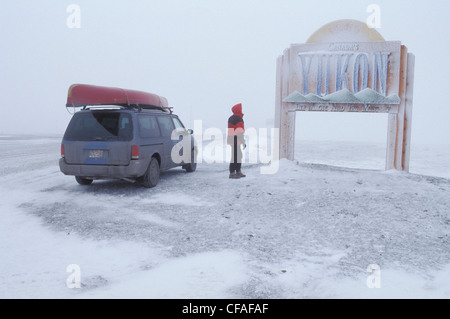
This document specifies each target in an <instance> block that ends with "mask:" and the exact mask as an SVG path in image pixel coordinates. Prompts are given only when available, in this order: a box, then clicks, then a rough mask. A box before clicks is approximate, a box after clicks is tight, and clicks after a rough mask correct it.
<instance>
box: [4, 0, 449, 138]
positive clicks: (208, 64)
mask: <svg viewBox="0 0 450 319" xmlns="http://www.w3.org/2000/svg"><path fill="white" fill-rule="evenodd" d="M72 3H75V4H78V5H79V6H80V8H81V28H80V29H69V28H68V27H67V24H66V20H67V17H68V16H69V13H67V12H66V9H67V7H68V5H69V4H72ZM371 3H373V1H372V0H370V1H359V0H358V1H356V0H355V1H332V0H328V1H309V2H307V1H297V0H296V1H290V0H280V1H269V0H262V1H261V0H258V1H249V0H231V1H216V0H214V1H212V0H207V1H206V0H201V1H199V0H191V1H184V0H183V1H182V0H178V1H173V0H172V1H145V2H144V1H137V0H135V1H82V0H80V1H73V0H70V1H10V0H9V1H3V2H2V10H1V11H0V26H1V27H0V37H1V39H2V49H1V50H0V61H1V62H2V64H1V71H0V83H1V96H2V99H1V102H0V106H1V108H2V110H3V115H2V116H1V117H0V134H17V133H26V134H36V133H39V134H42V133H45V134H58V135H61V134H62V133H63V132H64V130H65V128H66V126H67V123H68V121H69V120H70V117H71V115H70V114H69V113H68V112H67V111H66V109H65V107H64V106H65V101H66V95H67V89H68V87H69V86H70V85H71V84H73V83H89V84H96V85H106V86H117V87H124V88H130V89H139V90H144V91H149V92H154V93H157V94H161V95H163V96H165V97H167V98H168V100H169V102H170V104H171V105H172V106H173V107H174V108H175V111H176V113H177V114H179V115H180V116H181V118H182V119H183V120H184V122H185V124H186V125H187V126H192V125H193V122H194V120H203V122H204V125H203V127H204V128H207V127H219V128H222V127H224V126H225V124H226V120H227V118H228V116H229V115H230V108H231V106H233V105H234V104H235V103H238V102H242V103H243V106H244V113H245V120H246V125H247V127H256V128H258V127H266V126H270V125H271V124H272V123H273V117H274V101H275V69H276V67H275V64H276V58H277V56H278V55H280V54H282V52H283V50H284V49H285V48H288V47H289V46H290V44H291V43H303V42H305V41H306V40H307V38H308V37H309V36H310V35H311V34H312V33H313V32H314V31H316V30H317V29H319V28H320V27H321V26H323V25H324V24H326V23H328V22H330V21H334V20H338V19H356V20H359V21H363V22H364V21H366V19H367V18H368V16H369V13H367V11H366V9H367V7H368V5H369V4H371ZM376 4H378V5H379V6H380V8H381V29H379V30H378V31H379V32H380V33H381V34H382V35H383V37H384V38H385V39H386V40H400V41H402V44H404V45H406V46H407V47H408V49H409V51H410V52H412V53H414V54H415V56H416V70H415V92H414V110H413V123H412V144H413V145H414V144H449V143H450V140H449V136H450V126H449V125H448V124H447V122H448V118H449V117H450V106H449V105H448V103H447V102H446V96H447V94H446V92H447V90H448V89H447V87H448V79H447V75H448V74H449V73H450V65H449V63H448V62H447V61H448V58H447V55H448V51H449V45H448V41H447V40H446V38H445V32H446V30H448V26H447V18H448V12H449V9H450V3H449V2H448V1H444V0H440V1H433V2H432V3H430V2H425V1H417V0H416V1H395V2H393V1H377V2H376ZM386 125H387V116H385V115H372V116H370V115H361V114H356V115H355V116H354V115H349V114H322V113H321V114H299V113H298V114H297V130H296V133H297V134H296V135H297V138H298V139H303V140H335V141H347V140H350V141H371V142H385V140H386Z"/></svg>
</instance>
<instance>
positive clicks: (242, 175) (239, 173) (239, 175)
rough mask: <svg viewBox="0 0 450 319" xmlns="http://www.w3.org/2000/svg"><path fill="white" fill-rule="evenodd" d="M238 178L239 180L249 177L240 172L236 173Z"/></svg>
mask: <svg viewBox="0 0 450 319" xmlns="http://www.w3.org/2000/svg"><path fill="white" fill-rule="evenodd" d="M236 176H237V178H241V177H245V176H247V175H245V174H243V173H242V172H241V171H239V172H236Z"/></svg>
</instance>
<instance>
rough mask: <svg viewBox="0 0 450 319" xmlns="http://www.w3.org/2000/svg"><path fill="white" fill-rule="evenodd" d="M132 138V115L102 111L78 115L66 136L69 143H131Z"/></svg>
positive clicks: (71, 123)
mask: <svg viewBox="0 0 450 319" xmlns="http://www.w3.org/2000/svg"><path fill="white" fill-rule="evenodd" d="M132 138H133V123H132V121H131V116H130V114H127V113H122V112H100V111H92V112H86V113H84V112H83V113H81V112H80V113H76V114H75V115H74V116H73V118H72V120H71V121H70V123H69V126H68V127H67V130H66V133H65V135H64V139H66V140H69V141H106V140H108V141H110V140H119V141H129V140H131V139H132Z"/></svg>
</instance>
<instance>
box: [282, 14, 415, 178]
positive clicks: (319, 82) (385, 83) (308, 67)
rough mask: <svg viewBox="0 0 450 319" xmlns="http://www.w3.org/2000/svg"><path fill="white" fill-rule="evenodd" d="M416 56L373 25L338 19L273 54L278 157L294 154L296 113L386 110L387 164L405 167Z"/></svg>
mask: <svg viewBox="0 0 450 319" xmlns="http://www.w3.org/2000/svg"><path fill="white" fill-rule="evenodd" d="M413 80H414V55H413V54H411V53H408V50H407V48H406V47H405V46H404V45H402V44H401V43H400V42H399V41H384V39H383V38H382V37H381V35H379V33H378V32H377V31H375V30H374V29H370V28H368V27H367V25H366V24H364V23H362V22H359V21H354V20H339V21H336V22H332V23H330V24H328V25H326V26H324V27H323V28H321V29H319V30H318V31H317V32H316V33H315V34H313V36H312V37H311V38H310V39H309V40H308V42H307V43H305V44H293V45H291V47H290V48H289V49H286V50H285V51H284V53H283V55H282V56H280V57H279V58H278V59H277V81H276V101H275V127H277V128H279V129H280V141H279V142H280V143H279V146H280V152H279V154H280V158H287V159H290V160H293V159H294V144H295V114H296V112H298V111H300V112H356V113H387V114H388V132H387V151H386V169H397V170H400V171H408V170H409V154H410V140H411V117H412V101H413Z"/></svg>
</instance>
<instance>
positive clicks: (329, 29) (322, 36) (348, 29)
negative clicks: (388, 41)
mask: <svg viewBox="0 0 450 319" xmlns="http://www.w3.org/2000/svg"><path fill="white" fill-rule="evenodd" d="M377 41H385V40H384V38H383V37H382V36H381V34H380V33H379V32H378V31H377V30H375V29H372V28H369V27H368V26H367V24H366V23H363V22H361V21H357V20H351V19H344V20H337V21H333V22H330V23H328V24H326V25H324V26H323V27H321V28H320V29H319V30H317V31H316V32H314V33H313V34H312V35H311V36H310V37H309V39H308V41H306V43H329V42H377Z"/></svg>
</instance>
